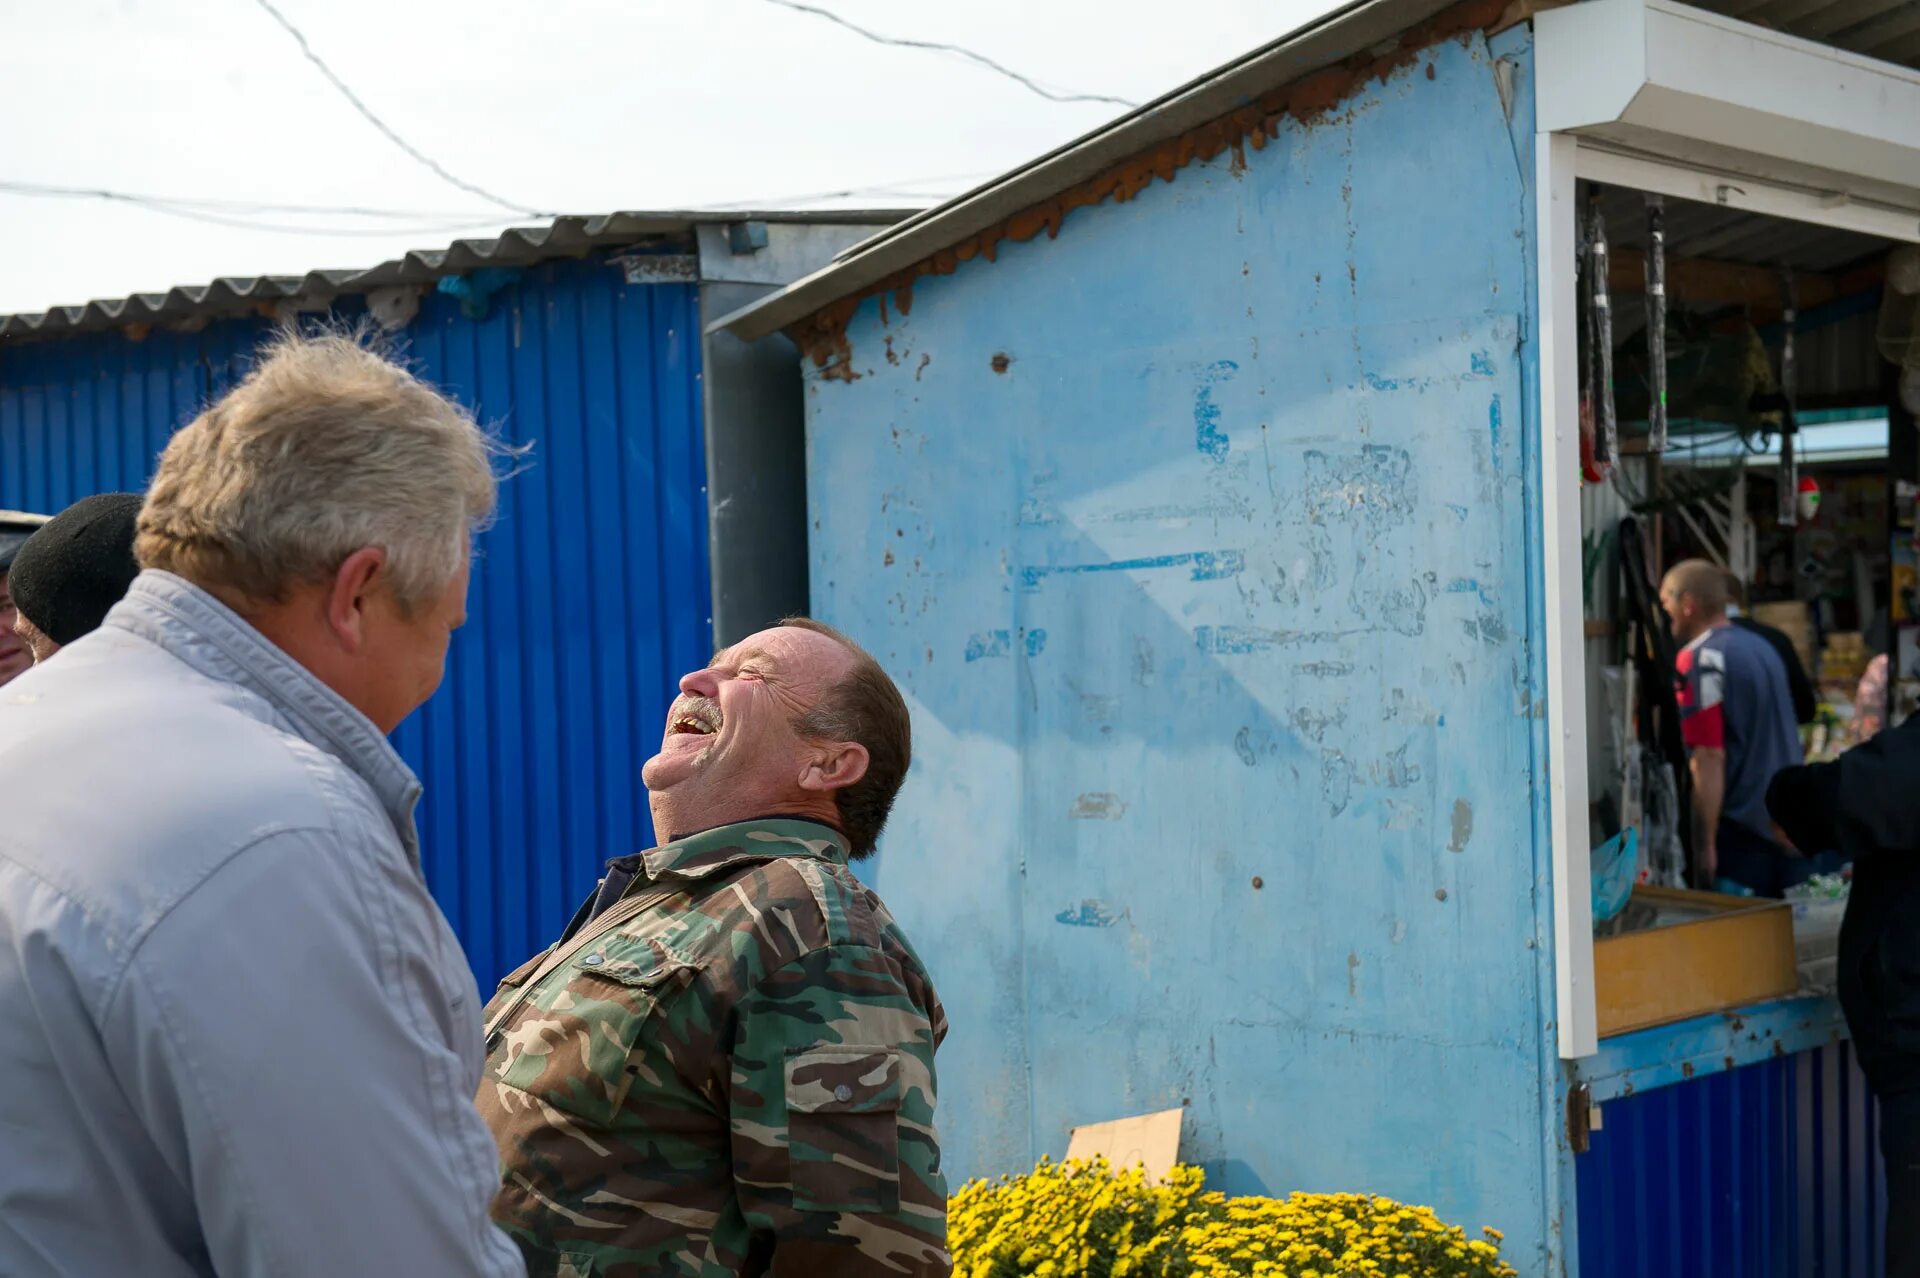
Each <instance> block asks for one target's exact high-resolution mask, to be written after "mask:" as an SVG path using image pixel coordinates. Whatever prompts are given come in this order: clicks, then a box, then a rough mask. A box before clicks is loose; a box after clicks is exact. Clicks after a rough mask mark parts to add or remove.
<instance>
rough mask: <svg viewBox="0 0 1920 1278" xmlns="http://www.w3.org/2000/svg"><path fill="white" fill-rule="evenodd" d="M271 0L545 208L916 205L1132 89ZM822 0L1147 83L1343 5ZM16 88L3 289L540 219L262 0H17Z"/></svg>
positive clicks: (847, 55)
mask: <svg viewBox="0 0 1920 1278" xmlns="http://www.w3.org/2000/svg"><path fill="white" fill-rule="evenodd" d="M271 2H272V3H273V4H274V5H275V6H276V7H277V8H278V9H279V10H280V12H281V13H282V14H283V15H285V17H286V19H287V20H288V21H289V22H291V23H292V24H293V25H294V26H295V27H297V28H299V29H300V31H301V32H302V33H303V34H304V35H305V36H306V38H307V40H308V42H309V43H310V45H311V47H312V48H313V50H314V52H316V53H317V54H318V55H319V56H320V57H321V58H322V59H324V60H325V61H326V62H327V63H328V64H329V65H330V66H331V67H332V68H333V70H334V71H335V73H336V74H338V75H339V77H340V78H341V79H342V80H343V81H345V82H346V84H348V85H349V86H350V87H351V88H352V89H353V90H354V91H355V92H356V93H357V94H358V95H359V96H360V97H361V98H362V99H363V100H364V101H365V102H366V104H367V105H368V106H369V108H370V109H371V110H372V111H373V112H374V113H375V114H377V115H379V116H380V117H381V118H382V119H383V120H385V122H386V123H387V124H388V125H389V126H390V127H391V128H392V129H393V130H394V131H395V132H396V133H398V134H399V135H400V136H401V137H402V138H404V139H406V140H407V141H408V142H409V143H411V144H412V145H413V146H414V147H415V148H416V149H417V150H419V151H420V152H422V153H424V154H426V155H427V156H429V157H431V158H432V159H434V160H436V161H438V163H439V164H440V165H441V166H442V167H443V168H445V169H446V170H447V171H449V172H450V173H452V174H453V175H454V176H455V177H457V178H459V179H461V180H463V181H465V182H467V183H469V184H472V185H474V186H478V187H481V188H484V189H485V190H487V191H489V192H491V193H493V194H495V195H497V196H499V197H501V198H502V199H504V200H506V201H507V202H508V203H510V204H513V205H518V206H522V207H524V208H528V209H533V210H536V211H540V212H558V213H603V212H610V211H613V210H616V209H640V210H644V209H684V208H701V207H709V206H722V205H733V206H747V205H752V206H755V207H764V208H774V207H803V208H818V207H869V208H872V207H914V206H919V205H923V204H928V203H934V202H936V201H937V200H938V199H939V198H942V197H944V196H948V195H952V194H957V193H958V192H960V191H962V190H965V189H966V188H968V187H969V186H972V185H974V184H975V183H977V182H978V181H980V180H982V179H984V178H987V177H990V176H992V175H993V174H995V173H998V172H1001V171H1003V170H1005V169H1007V168H1010V167H1012V166H1014V165H1016V164H1019V163H1021V162H1022V161H1024V160H1027V159H1030V158H1032V157H1034V156H1036V155H1039V154H1041V153H1042V152H1044V151H1046V150H1048V149H1050V148H1051V147H1054V146H1057V145H1058V144H1060V143H1062V142H1065V141H1067V140H1069V139H1071V138H1073V137H1075V136H1078V135H1079V134H1081V133H1084V132H1086V131H1088V130H1090V129H1093V128H1095V127H1097V126H1099V125H1100V124H1102V123H1104V122H1105V121H1107V120H1109V119H1111V118H1113V117H1114V116H1115V115H1117V114H1120V113H1121V112H1122V111H1123V110H1124V108H1121V107H1117V106H1114V105H1111V104H1105V103H1087V102H1075V103H1056V102H1050V101H1047V100H1045V99H1043V98H1041V97H1038V96H1036V95H1034V94H1033V93H1031V92H1030V91H1028V90H1027V89H1025V88H1022V87H1021V86H1020V85H1018V84H1016V83H1014V82H1012V81H1011V80H1008V79H1005V78H1003V77H1001V76H999V75H996V74H994V73H993V72H991V71H988V70H986V69H984V68H982V67H978V66H975V65H973V64H972V63H970V62H967V61H965V60H963V59H960V58H956V57H953V56H951V55H947V54H940V53H932V52H924V51H920V50H912V49H902V48H893V47H881V46H879V45H875V44H872V43H870V42H868V41H866V40H864V39H862V38H861V37H859V36H858V35H856V34H854V33H853V32H851V31H847V30H844V29H842V28H840V27H838V26H835V25H833V24H832V23H830V22H828V21H826V20H824V19H822V18H819V17H816V16H812V15H809V14H804V13H799V12H794V11H792V10H791V9H788V8H785V7H782V6H780V5H779V4H777V3H776V2H775V0H691V2H689V0H679V2H678V3H673V4H668V3H666V2H665V0H627V2H626V3H619V2H616V0H543V2H542V3H538V4H527V3H519V4H511V5H509V4H502V3H497V2H496V0H465V2H464V3H454V2H453V0H271ZM817 2H818V3H819V4H820V5H821V7H825V8H829V9H831V10H833V11H834V12H836V13H838V14H840V15H841V16H843V17H845V18H846V19H847V20H849V21H852V22H855V23H858V24H860V25H862V26H865V27H868V28H871V29H873V30H876V31H878V32H881V33H883V34H886V35H890V36H899V37H906V38H912V39H920V40H930V41H944V42H949V43H953V44H960V45H965V46H967V47H969V48H971V49H974V50H977V51H978V52H980V53H982V54H984V55H986V56H988V57H990V58H993V59H994V60H996V61H998V62H1001V63H1003V64H1005V65H1006V66H1008V67H1010V68H1011V69H1013V70H1015V71H1018V72H1020V73H1021V74H1023V75H1026V76H1028V77H1030V78H1032V79H1033V80H1036V81H1038V82H1040V83H1042V84H1043V85H1045V86H1046V87H1048V88H1050V89H1055V90H1059V91H1065V92H1078V93H1095V94H1104V95H1109V96H1112V97H1118V98H1124V99H1129V100H1132V101H1136V102H1138V101H1145V100H1148V99H1150V98H1152V97H1155V96H1157V95H1159V94H1161V93H1163V92H1165V91H1167V90H1168V89H1171V88H1174V87H1176V86H1177V85H1179V84H1181V83H1184V82H1185V81H1187V80H1190V79H1192V78H1194V77H1195V76H1197V75H1200V74H1202V73H1204V72H1205V71H1207V70H1209V69H1210V68H1212V67H1214V66H1217V65H1219V64H1220V63H1222V62H1225V61H1228V60H1229V59H1231V58H1234V57H1236V56H1238V55H1239V54H1241V53H1243V52H1245V51H1246V50H1248V49H1251V48H1253V47H1255V46H1257V45H1260V44H1264V43H1266V42H1267V41H1269V40H1272V39H1274V38H1276V37H1277V36H1280V35H1284V34H1285V33H1287V32H1288V31H1290V30H1292V29H1294V28H1295V27H1298V26H1299V25H1301V24H1302V23H1304V22H1306V21H1309V20H1310V19H1312V18H1313V17H1315V16H1316V15H1318V14H1319V13H1321V12H1323V11H1325V10H1326V9H1328V8H1330V7H1333V6H1332V5H1330V4H1328V3H1327V2H1326V0H1179V3H1177V4H1174V3H1164V2H1162V3H1151V2H1148V0H968V2H967V3H965V4H955V3H943V4H935V3H931V2H929V0H891V2H883V0H817ZM0 105H3V106H4V115H3V116H0V121H3V122H0V313H12V312H20V311H40V310H45V309H46V308H47V307H49V306H52V305H70V304H74V303H79V302H84V301H87V300H90V299H92V298H96V297H124V296H126V295H127V294H129V293H135V292H157V291H161V290H164V289H166V288H169V287H171V286H173V285H176V284H198V283H204V282H206V281H208V280H211V279H213V278H215V277H216V276H222V275H239V276H248V275H266V274H302V273H304V272H306V271H308V270H313V269H337V268H354V267H364V266H370V265H373V264H376V263H378V262H382V261H385V260H388V259H390V258H393V257H396V256H398V255H399V254H401V253H402V252H404V251H406V250H408V249H415V248H434V247H442V246H444V245H445V244H447V243H448V242H450V241H452V240H454V239H458V238H462V237H466V236H485V235H491V234H495V233H497V232H498V231H499V230H500V229H501V228H502V227H505V226H510V225H530V224H535V223H537V222H538V220H539V219H537V218H533V217H529V216H526V215H523V214H518V213H513V212H508V211H506V210H503V209H501V208H499V207H497V206H495V205H493V204H490V203H489V202H488V201H487V200H485V199H483V198H481V197H480V196H477V195H474V194H471V193H470V192H468V191H465V190H462V189H460V188H459V187H457V186H454V185H451V184H449V183H448V182H446V181H444V180H443V179H442V178H440V177H439V176H436V175H435V174H434V173H433V172H432V171H430V170H429V169H428V168H426V167H425V166H423V165H422V164H420V163H419V162H418V161H416V160H414V159H413V158H410V157H409V156H408V155H407V154H405V153H404V152H403V151H401V150H400V149H399V148H398V147H396V146H395V145H394V144H393V143H392V142H390V141H389V140H388V139H387V138H385V137H383V136H381V134H380V133H379V132H378V131H377V130H376V129H375V128H374V126H373V125H371V124H369V123H368V122H367V121H366V120H365V119H364V118H362V117H361V116H360V115H359V114H357V113H356V112H355V110H354V108H353V107H352V106H351V105H350V104H349V103H348V102H347V100H346V99H345V98H344V97H343V96H342V95H341V94H340V92H339V91H338V90H337V89H336V88H334V87H333V86H332V85H331V84H329V83H328V82H327V80H326V79H325V78H324V77H323V75H322V74H321V73H320V71H319V70H318V69H316V68H315V67H314V66H313V65H312V64H311V63H310V62H308V61H307V60H306V59H305V58H304V57H303V55H302V53H301V51H300V47H299V45H298V44H297V43H296V42H295V40H294V38H293V37H292V36H291V35H290V34H288V32H287V31H286V30H285V29H284V28H283V27H282V26H280V25H279V24H278V23H277V22H276V21H275V20H274V18H273V17H272V16H271V15H270V14H269V13H268V12H267V11H266V10H265V9H264V8H263V7H262V5H261V3H260V0H61V2H60V3H46V2H45V0H0ZM6 184H30V185H38V186H61V187H79V188H87V189H107V190H114V191H122V192H129V193H134V194H140V195H158V196H163V197H169V198H173V199H180V198H188V199H193V200H200V201H232V202H235V205H236V207H227V206H225V205H221V206H218V207H215V206H199V207H196V208H194V209H192V210H189V211H191V212H195V213H197V214H199V215H200V216H201V219H204V218H205V217H207V216H211V217H215V218H220V219H225V220H226V221H234V220H240V221H250V222H264V223H272V224H273V225H275V226H277V227H290V228H293V229H292V230H290V231H281V230H272V231H269V230H261V229H243V228H241V227H236V226H230V225H224V224H215V223H211V222H209V221H206V220H195V219H191V218H188V217H185V216H180V215H178V214H177V213H172V214H169V213H162V212H158V211H155V210H154V209H152V208H149V207H142V206H138V205H133V204H128V203H124V202H116V201H110V200H103V199H95V198H42V197H32V196H26V195H22V194H18V193H16V192H13V191H9V190H8V189H7V186H6ZM878 187H884V188H886V189H885V190H880V191H872V192H869V193H863V194H860V195H856V196H850V197H845V198H839V199H832V200H819V199H807V200H798V199H794V198H792V197H799V196H815V195H818V194H820V193H823V192H831V191H841V190H847V189H849V188H878ZM245 203H251V204H255V205H257V204H260V203H278V204H312V205H327V206H353V207H360V208H376V209H381V210H396V211H400V212H403V213H405V214H406V216H404V217H401V218H387V219H371V218H364V217H356V216H348V215H345V214H326V215H303V214H291V213H285V212H274V211H266V210H260V209H257V208H247V207H237V206H238V205H241V204H245ZM343 231H344V232H351V233H350V234H340V233H339V232H343ZM369 231H372V232H374V233H371V234H370V233H368V232H369Z"/></svg>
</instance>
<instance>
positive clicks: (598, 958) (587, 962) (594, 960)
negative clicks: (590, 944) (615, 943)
mask: <svg viewBox="0 0 1920 1278" xmlns="http://www.w3.org/2000/svg"><path fill="white" fill-rule="evenodd" d="M606 961H607V960H606V958H605V957H604V956H602V955H599V954H589V955H587V956H586V957H585V958H583V959H581V960H580V962H581V965H582V966H585V967H599V966H600V965H601V964H602V963H604V962H606Z"/></svg>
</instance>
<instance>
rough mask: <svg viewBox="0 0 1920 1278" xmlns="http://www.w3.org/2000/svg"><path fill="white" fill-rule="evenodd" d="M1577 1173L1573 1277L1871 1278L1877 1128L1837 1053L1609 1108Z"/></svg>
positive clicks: (1847, 1058)
mask: <svg viewBox="0 0 1920 1278" xmlns="http://www.w3.org/2000/svg"><path fill="white" fill-rule="evenodd" d="M1603 1115H1604V1120H1605V1125H1604V1126H1603V1128H1602V1129H1601V1130H1600V1131H1597V1132H1595V1133H1594V1134H1593V1144H1592V1148H1591V1149H1590V1150H1589V1151H1588V1152H1587V1153H1585V1154H1583V1155H1581V1156H1580V1157H1579V1159H1578V1160H1577V1161H1576V1163H1575V1168H1576V1172H1575V1174H1576V1176H1577V1179H1578V1183H1579V1199H1580V1278H1669V1276H1670V1278H1697V1276H1698V1275H1709V1274H1713V1275H1717V1274H1725V1275H1739V1276H1740V1278H1749V1276H1750V1278H1867V1276H1868V1275H1875V1274H1878V1273H1879V1272H1880V1268H1881V1260H1880V1248H1881V1238H1880V1234H1881V1226H1882V1221H1883V1220H1884V1212H1885V1187H1884V1184H1883V1181H1882V1176H1881V1168H1880V1158H1879V1153H1878V1146H1877V1144H1876V1141H1875V1136H1874V1133H1875V1130H1876V1128H1875V1123H1876V1121H1877V1119H1876V1115H1875V1110H1874V1104H1873V1098H1872V1097H1871V1096H1870V1095H1869V1094H1868V1092H1867V1086H1866V1080H1865V1079H1864V1078H1863V1077H1862V1076H1861V1074H1860V1071H1859V1068H1858V1067H1857V1066H1856V1065H1855V1064H1854V1061H1853V1053H1852V1050H1851V1049H1850V1048H1849V1047H1848V1046H1847V1045H1845V1044H1837V1045H1834V1046H1830V1047H1823V1048H1820V1049H1818V1050H1816V1051H1811V1052H1802V1053H1799V1054H1798V1055H1795V1056H1789V1057H1782V1058H1778V1059H1775V1060H1771V1061H1766V1062H1764V1063H1762V1064H1758V1065H1750V1066H1747V1067H1745V1068H1742V1069H1735V1070H1730V1071H1727V1072H1725V1073H1719V1074H1714V1075H1711V1076H1709V1077H1706V1078H1700V1079H1695V1080H1693V1081H1691V1082H1687V1083H1681V1084H1678V1085H1676V1086H1673V1087H1662V1088H1659V1089H1656V1090H1654V1091H1648V1092H1641V1093H1639V1094H1638V1095H1635V1096H1629V1097H1626V1098H1624V1099H1621V1100H1616V1101H1611V1102H1609V1103H1608V1104H1607V1105H1606V1106H1605V1107H1604V1110H1603Z"/></svg>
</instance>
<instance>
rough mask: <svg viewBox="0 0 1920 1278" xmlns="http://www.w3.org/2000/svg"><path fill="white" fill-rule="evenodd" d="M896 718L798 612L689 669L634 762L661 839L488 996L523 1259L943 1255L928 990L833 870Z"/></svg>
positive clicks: (875, 822) (732, 1269)
mask: <svg viewBox="0 0 1920 1278" xmlns="http://www.w3.org/2000/svg"><path fill="white" fill-rule="evenodd" d="M911 731H912V727H911V722H910V720H909V718H908V714H907V705H906V702H905V700H904V699H903V698H902V697H901V695H900V691H899V689H898V688H896V687H895V686H894V683H893V680H892V679H890V678H888V677H887V673H886V671H885V670H883V669H881V667H880V664H879V663H878V662H876V661H875V660H874V659H873V658H872V657H871V656H869V655H868V654H867V653H866V652H865V651H863V650H862V649H861V648H860V647H859V646H858V645H856V644H855V643H854V642H853V641H852V640H851V639H849V638H847V637H846V636H845V635H843V634H841V633H840V632H838V631H836V630H833V629H831V628H829V627H827V626H824V625H821V624H820V623H819V622H816V621H810V620H807V619H805V618H790V619H789V620H787V621H785V622H783V623H781V624H780V625H779V626H776V627H774V628H773V629H771V630H764V631H761V632H760V633H759V634H756V635H751V636H749V637H748V638H746V639H743V640H741V641H740V642H739V643H737V644H735V645H733V646H732V647H730V648H727V649H725V650H724V651H722V652H720V653H717V654H716V655H715V656H714V658H713V660H712V661H711V662H710V663H708V665H707V666H706V668H704V669H701V670H696V671H694V672H693V673H692V674H689V675H687V676H686V677H684V678H683V679H681V680H680V696H679V697H678V698H677V699H676V700H675V701H674V703H673V706H672V708H671V709H670V710H669V711H668V713H667V721H666V724H665V728H664V731H663V733H662V739H661V743H660V751H659V753H658V754H656V755H654V756H653V758H651V759H649V760H648V761H647V763H646V766H645V767H644V768H643V769H642V771H641V779H642V780H643V781H645V783H646V786H647V790H648V792H649V805H650V807H651V809H652V814H653V828H654V829H655V830H656V831H658V833H659V835H660V837H661V839H662V842H661V844H660V846H659V847H656V848H652V849H649V850H647V851H645V852H639V853H633V854H630V855H627V856H622V857H619V858H617V859H615V860H613V861H611V862H609V863H608V867H607V876H606V877H605V878H604V879H603V880H602V881H601V882H600V885H599V887H598V888H597V889H596V890H595V892H594V894H593V895H592V896H591V897H590V898H588V900H587V901H586V902H585V903H584V904H583V905H582V906H581V908H580V912H579V913H578V914H577V915H576V916H575V918H574V921H573V923H572V924H571V925H569V927H568V928H567V930H566V932H565V933H564V934H563V935H562V936H561V939H560V940H559V942H557V943H556V945H555V946H554V948H552V949H551V950H549V951H548V952H547V953H545V954H541V955H537V956H536V957H535V958H534V959H533V960H532V961H530V962H529V963H527V964H526V965H525V966H523V967H521V968H520V969H519V970H518V971H515V972H513V973H511V974H510V975H508V977H507V979H506V980H504V981H502V982H501V984H500V990H499V992H498V993H496V994H495V995H494V997H493V1001H492V1002H491V1003H490V1004H489V1005H488V1007H487V1046H488V1056H487V1071H486V1077H485V1079H484V1081H483V1082H482V1083H481V1085H480V1094H479V1098H478V1103H479V1106H480V1112H481V1113H482V1114H483V1115H484V1116H485V1118H486V1120H487V1122H488V1124H489V1125H490V1126H491V1127H492V1128H493V1134H494V1138H495V1139H496V1140H497V1141H498V1142H499V1145H500V1161H501V1184H500V1193H499V1197H498V1198H496V1199H495V1200H494V1208H493V1211H494V1219H495V1220H497V1221H498V1222H499V1223H500V1225H501V1226H502V1227H503V1228H504V1229H506V1230H507V1232H509V1233H511V1234H512V1235H513V1236H514V1237H515V1238H516V1239H518V1240H519V1242H520V1245H521V1247H522V1249H523V1250H524V1251H525V1253H526V1256H527V1261H528V1269H529V1271H530V1272H531V1273H532V1275H533V1276H534V1278H555V1276H558V1278H576V1276H578V1278H585V1275H588V1274H592V1275H596V1276H598V1275H605V1276H606V1278H723V1276H726V1275H738V1276H740V1278H759V1276H760V1275H763V1274H771V1275H773V1276H774V1278H882V1275H886V1276H887V1278H942V1276H944V1275H946V1274H947V1273H948V1272H949V1271H950V1269H951V1261H950V1259H949V1257H948V1255H947V1250H946V1238H947V1230H946V1206H947V1192H946V1182H945V1180H944V1178H943V1177H942V1175H941V1172H940V1143H939V1138H938V1136H937V1135H936V1134H935V1131H934V1125H933V1120H934V1068H933V1055H934V1051H935V1049H936V1048H937V1047H938V1046H939V1044H940V1042H941V1040H942V1038H944V1037H945V1035H946V1031H947V1018H946V1013H945V1012H944V1011H943V1010H942V1009H941V1006H940V1000H939V998H938V997H937V996H936V995H935V994H934V990H933V983H932V981H931V980H930V979H929V978H928V976H927V972H926V969H925V967H923V966H922V965H921V962H920V958H919V956H918V955H917V954H915V953H914V951H913V947H912V946H911V945H909V944H908V943H907V938H906V936H905V935H904V934H903V933H902V932H901V930H900V928H899V925H898V924H896V923H895V922H894V921H893V917H892V916H891V915H890V914H888V913H887V908H886V906H884V905H882V904H881V902H880V898H879V897H878V896H876V895H875V894H874V893H873V891H872V890H871V889H870V888H868V887H866V886H865V885H864V884H862V883H861V882H860V880H858V879H857V878H855V877H854V875H853V872H852V871H851V870H850V869H849V868H848V866H847V863H848V861H849V860H850V859H855V858H859V857H864V856H866V855H868V854H869V853H871V852H872V851H873V850H874V845H875V840H876V839H877V838H878V837H879V834H880V829H881V827H882V825H884V824H885V822H886V819H887V813H888V811H889V810H890V809H891V808H892V806H893V799H894V795H895V794H896V793H897V792H898V791H899V789H900V784H901V782H902V781H903V780H904V779H905V777H906V773H907V767H908V763H909V760H910V758H911Z"/></svg>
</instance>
